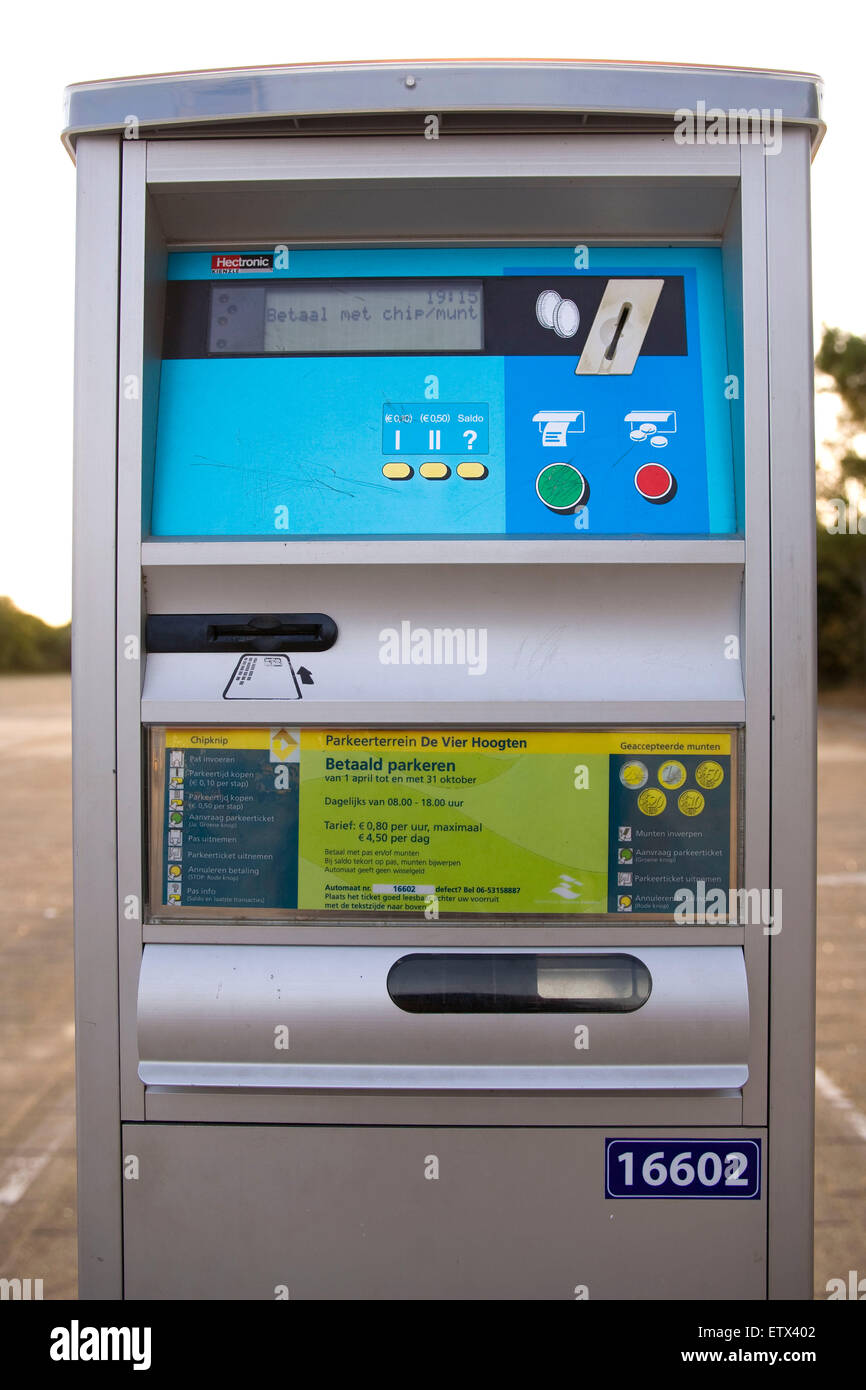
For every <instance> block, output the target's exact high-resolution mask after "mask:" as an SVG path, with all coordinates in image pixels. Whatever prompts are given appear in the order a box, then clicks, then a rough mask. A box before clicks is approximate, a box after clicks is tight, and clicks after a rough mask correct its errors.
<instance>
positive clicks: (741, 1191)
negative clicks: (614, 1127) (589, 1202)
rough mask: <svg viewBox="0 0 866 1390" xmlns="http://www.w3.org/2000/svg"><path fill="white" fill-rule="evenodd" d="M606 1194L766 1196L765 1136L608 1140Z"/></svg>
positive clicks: (742, 1197) (746, 1197)
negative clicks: (763, 1175)
mask: <svg viewBox="0 0 866 1390" xmlns="http://www.w3.org/2000/svg"><path fill="white" fill-rule="evenodd" d="M604 1195H605V1197H641V1198H643V1199H646V1198H647V1197H675V1198H679V1199H681V1198H683V1197H704V1198H712V1199H718V1198H725V1197H727V1198H734V1199H737V1198H739V1199H740V1200H741V1201H742V1200H743V1199H746V1200H750V1199H755V1198H758V1197H760V1195H761V1141H760V1139H605V1141H604Z"/></svg>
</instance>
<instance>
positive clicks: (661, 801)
mask: <svg viewBox="0 0 866 1390" xmlns="http://www.w3.org/2000/svg"><path fill="white" fill-rule="evenodd" d="M667 804H668V799H667V797H666V796H665V794H664V792H663V791H660V790H659V788H658V787H647V788H646V789H645V791H642V792H641V794H640V796H639V797H638V799H637V806H638V810H639V811H643V813H644V815H645V816H660V815H661V813H662V811H663V810H664V809H665V807H666V806H667Z"/></svg>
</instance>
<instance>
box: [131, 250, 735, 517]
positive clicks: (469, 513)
mask: <svg viewBox="0 0 866 1390" xmlns="http://www.w3.org/2000/svg"><path fill="white" fill-rule="evenodd" d="M576 259H577V261H578V262H579V264H575V260H576ZM728 372H729V368H728V364H727V350H726V342H725V331H724V314H723V302H722V283H721V262H720V254H719V253H718V252H717V251H716V250H715V249H713V248H699V249H698V248H696V249H670V248H643V249H641V248H622V249H618V248H610V247H604V248H598V249H597V250H593V249H592V248H590V250H589V252H588V254H583V255H582V256H578V257H577V258H576V257H575V253H574V249H573V248H567V247H537V246H536V247H501V248H492V247H489V248H439V249H434V250H423V249H400V250H393V249H387V250H386V249H381V250H380V249H375V248H367V249H359V250H329V251H325V250H322V251H318V250H297V251H295V250H289V251H286V250H285V249H278V250H277V252H276V253H274V252H255V251H252V252H249V253H219V252H216V251H215V252H213V253H199V252H196V253H175V254H173V255H171V256H170V257H169V283H168V293H167V307H166V328H165V342H164V348H163V361H162V368H161V380H160V399H159V416H158V428H157V443H156V457H155V467H154V479H153V498H152V512H151V528H150V529H151V534H152V535H154V536H250V537H262V536H269V537H274V538H276V539H282V540H286V539H291V538H292V537H312V536H342V537H353V536H356V537H370V536H380V537H392V538H400V537H404V538H405V537H415V536H436V537H447V536H455V537H461V536H462V537H468V536H506V535H507V536H515V537H521V536H522V537H531V536H556V537H561V538H563V539H566V540H571V541H573V542H575V543H579V541H580V540H581V538H583V537H586V536H624V535H629V536H633V535H638V536H640V535H646V536H676V535H698V536H701V535H730V534H734V533H736V532H737V529H738V519H737V515H736V507H735V488H734V472H733V462H732V440H731V417H730V404H729V401H728V399H727V393H726V379H729V378H728Z"/></svg>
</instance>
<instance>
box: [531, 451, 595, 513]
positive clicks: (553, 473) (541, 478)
mask: <svg viewBox="0 0 866 1390" xmlns="http://www.w3.org/2000/svg"><path fill="white" fill-rule="evenodd" d="M535 491H536V492H537V493H538V496H539V499H540V500H541V501H542V502H543V503H544V505H545V507H549V508H550V510H551V511H552V512H573V511H574V509H575V507H579V506H580V504H581V502H582V501H583V499H584V497H585V496H586V478H584V476H583V474H582V473H580V472H578V470H577V469H576V468H575V467H574V466H573V465H572V464H570V463H549V464H548V465H547V467H546V468H542V470H541V472H540V473H539V475H538V477H537V478H536V480H535Z"/></svg>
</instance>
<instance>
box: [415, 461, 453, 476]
mask: <svg viewBox="0 0 866 1390" xmlns="http://www.w3.org/2000/svg"><path fill="white" fill-rule="evenodd" d="M418 472H419V473H420V474H421V477H422V478H448V477H450V475H451V469H450V468H449V467H448V464H447V463H439V462H436V463H422V464H421V467H420V468H419V469H418Z"/></svg>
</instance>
